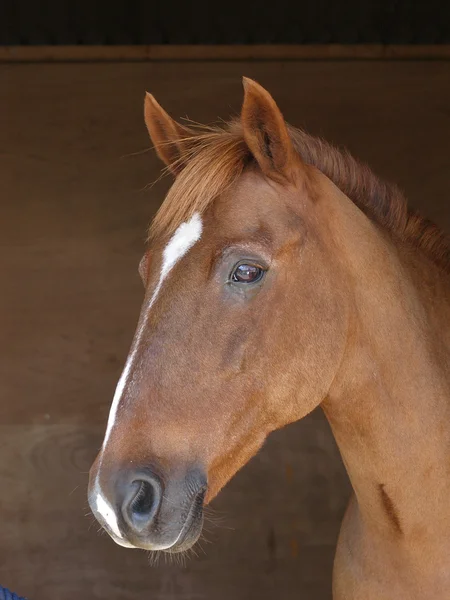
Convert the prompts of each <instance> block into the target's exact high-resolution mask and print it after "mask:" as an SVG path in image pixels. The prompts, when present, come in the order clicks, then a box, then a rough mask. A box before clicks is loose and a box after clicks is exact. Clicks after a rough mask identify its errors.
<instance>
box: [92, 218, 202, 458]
mask: <svg viewBox="0 0 450 600" xmlns="http://www.w3.org/2000/svg"><path fill="white" fill-rule="evenodd" d="M202 228H203V224H202V219H201V217H200V215H199V213H194V214H193V215H192V218H191V219H190V220H189V221H187V223H182V224H181V225H180V226H179V227H178V229H177V230H176V231H175V233H174V234H173V236H172V237H171V239H170V240H169V243H168V244H167V246H166V247H165V248H164V251H163V261H162V266H161V272H160V274H159V280H158V283H157V284H156V287H155V290H154V292H153V294H152V297H151V300H150V302H149V304H148V307H147V310H146V314H145V316H144V318H143V319H142V324H141V327H140V329H139V331H138V333H137V335H136V338H135V341H134V349H133V351H132V352H131V353H130V355H129V356H128V359H127V362H126V364H125V368H124V370H123V372H122V375H121V377H120V379H119V382H118V384H117V387H116V391H115V393H114V398H113V401H112V405H111V410H110V412H109V418H108V425H107V427H106V434H105V439H104V441H103V448H104V447H105V446H106V443H107V441H108V438H109V436H110V434H111V431H112V428H113V427H114V422H115V419H116V414H117V409H118V407H119V402H120V399H121V397H122V394H123V391H124V389H125V385H126V383H127V381H128V377H129V374H130V370H131V366H132V364H133V362H134V358H135V356H136V352H137V350H138V347H139V340H140V338H141V336H142V333H143V331H144V329H145V325H146V324H147V318H148V313H149V311H150V309H151V307H152V306H153V304H154V303H155V300H156V298H157V296H158V294H159V292H160V290H161V286H162V284H163V282H164V279H166V277H167V275H168V274H169V273H170V271H171V270H172V269H173V267H174V266H175V265H176V263H177V262H178V261H179V260H180V258H182V257H183V256H184V255H185V254H186V253H187V252H188V250H190V249H191V248H192V246H193V245H194V244H195V242H198V240H199V239H200V237H201V235H202Z"/></svg>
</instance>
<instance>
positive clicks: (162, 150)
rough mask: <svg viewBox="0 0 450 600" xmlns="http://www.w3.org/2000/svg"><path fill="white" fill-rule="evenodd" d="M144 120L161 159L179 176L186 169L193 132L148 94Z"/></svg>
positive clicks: (146, 95)
mask: <svg viewBox="0 0 450 600" xmlns="http://www.w3.org/2000/svg"><path fill="white" fill-rule="evenodd" d="M144 119H145V124H146V126H147V129H148V133H149V134H150V139H151V140H152V142H153V145H154V147H155V149H156V152H157V153H158V156H159V158H160V159H161V160H162V161H163V162H164V163H165V164H166V165H167V167H169V169H170V170H171V171H172V173H173V174H174V175H178V173H180V171H181V170H182V169H183V167H184V160H183V158H184V155H185V152H186V142H187V141H188V139H189V138H190V137H191V136H192V135H193V133H192V131H191V130H190V129H189V128H188V127H184V126H183V125H180V124H179V123H177V122H176V121H174V120H173V119H172V117H171V116H169V115H168V114H167V113H166V111H165V110H164V109H163V107H162V106H161V105H160V104H159V103H158V102H157V101H156V100H155V97H154V96H153V95H152V94H149V93H148V92H147V93H146V94H145V103H144Z"/></svg>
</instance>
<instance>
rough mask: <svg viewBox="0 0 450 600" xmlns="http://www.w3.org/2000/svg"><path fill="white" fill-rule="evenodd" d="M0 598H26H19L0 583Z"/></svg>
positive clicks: (3, 599) (13, 599)
mask: <svg viewBox="0 0 450 600" xmlns="http://www.w3.org/2000/svg"><path fill="white" fill-rule="evenodd" d="M0 600H26V598H21V597H20V596H17V594H13V593H12V592H10V591H9V590H7V589H6V588H4V587H2V586H1V585H0Z"/></svg>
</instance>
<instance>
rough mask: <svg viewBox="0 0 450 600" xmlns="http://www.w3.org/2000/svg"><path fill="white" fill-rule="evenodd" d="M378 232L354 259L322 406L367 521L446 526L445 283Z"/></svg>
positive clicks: (395, 526)
mask: <svg viewBox="0 0 450 600" xmlns="http://www.w3.org/2000/svg"><path fill="white" fill-rule="evenodd" d="M357 237H358V236H357ZM376 237H377V235H376V234H374V240H373V244H374V245H375V246H376V244H377V243H378V242H377V240H376ZM347 239H348V238H347ZM381 240H382V236H381V237H380V246H379V248H376V247H373V248H371V249H370V247H368V248H367V249H366V250H367V255H366V256H364V252H365V251H362V252H361V253H360V255H358V257H357V259H356V260H355V263H354V265H353V267H352V268H353V269H355V268H356V270H358V269H359V272H356V273H355V272H354V273H353V275H354V276H355V277H353V278H352V279H353V280H354V283H353V288H354V289H353V294H352V295H353V298H352V304H351V307H350V314H351V316H350V327H349V337H348V343H347V347H346V352H345V355H344V357H343V359H342V364H341V368H340V370H339V373H338V374H337V376H336V378H335V381H334V382H333V385H332V388H331V389H330V393H329V396H328V397H327V399H326V400H325V402H324V403H323V408H324V410H325V413H326V416H327V417H328V420H329V422H330V425H331V427H332V430H333V433H334V435H335V438H336V441H337V443H338V445H339V448H340V451H341V454H342V457H343V460H344V463H345V465H346V468H347V471H348V474H349V476H350V479H351V483H352V486H353V488H354V491H355V494H356V499H357V502H358V507H359V512H360V514H361V517H362V520H363V522H364V524H365V527H367V528H368V530H370V531H373V532H374V533H375V534H380V535H382V536H386V535H388V536H394V537H395V536H399V537H401V538H403V539H406V538H411V539H413V538H414V536H420V535H422V536H435V535H444V534H446V535H447V536H448V534H449V533H450V505H449V503H448V498H449V497H450V467H449V465H450V397H449V394H450V381H449V358H450V300H449V298H450V284H449V280H448V276H447V275H446V274H444V273H441V272H440V271H439V270H438V269H437V268H435V267H434V266H433V265H431V264H430V263H429V262H428V259H426V258H424V257H422V256H421V255H419V254H417V255H415V254H414V252H411V250H408V249H406V250H402V249H396V248H394V247H393V246H390V244H384V243H382V242H381ZM369 246H370V244H369ZM348 250H349V252H354V251H355V249H348ZM374 253H375V254H374ZM353 255H354V254H353Z"/></svg>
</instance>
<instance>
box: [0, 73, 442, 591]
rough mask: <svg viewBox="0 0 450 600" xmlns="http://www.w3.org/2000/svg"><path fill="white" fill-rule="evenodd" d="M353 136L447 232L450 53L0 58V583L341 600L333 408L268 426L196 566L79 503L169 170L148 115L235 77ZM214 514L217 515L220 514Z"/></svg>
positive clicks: (219, 97) (347, 140) (233, 100)
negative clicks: (157, 151)
mask: <svg viewBox="0 0 450 600" xmlns="http://www.w3.org/2000/svg"><path fill="white" fill-rule="evenodd" d="M242 74H246V75H248V76H250V77H254V78H255V79H257V80H259V81H261V83H262V84H264V85H266V86H267V87H268V88H269V89H270V90H271V91H272V92H273V93H274V95H275V96H276V98H277V100H278V101H279V103H280V106H281V107H282V109H283V112H284V113H285V115H286V117H287V118H288V119H289V121H291V122H292V123H293V124H295V125H303V126H307V127H308V129H309V130H310V131H311V132H312V133H316V134H321V135H323V136H324V137H325V138H327V139H330V140H331V141H334V142H336V143H339V144H343V145H347V146H348V147H349V148H350V149H351V150H352V151H353V152H354V153H355V154H356V155H357V156H359V157H361V158H362V159H364V160H366V161H367V162H369V164H371V165H372V166H373V167H374V168H375V169H376V170H377V171H378V172H379V173H380V174H381V175H383V176H385V177H387V178H388V179H393V180H395V181H397V182H398V183H399V184H400V185H401V186H402V187H403V188H404V189H405V190H406V192H407V194H408V195H409V197H410V199H411V202H412V204H413V205H414V206H416V207H418V208H420V209H422V210H423V211H424V212H425V213H426V214H427V215H428V216H429V217H431V218H432V219H434V220H436V221H437V222H438V223H440V224H441V225H442V226H443V227H445V228H446V229H447V230H449V231H450V211H449V205H448V197H449V191H450V188H449V180H448V173H449V172H450V162H449V161H450V158H449V157H450V136H449V135H448V106H450V64H449V63H448V62H436V63H433V62H429V63H425V62H417V63H415V62H408V63H399V62H385V63H381V62H371V63H362V62H359V63H358V62H334V63H331V62H315V63H311V62H272V63H262V62H259V63H245V62H243V63H236V62H228V63H227V62H223V63H210V62H209V63H206V62H197V63H194V62H192V63H183V64H180V63H176V62H171V63H134V64H133V63H129V64H115V63H110V64H108V63H103V64H70V65H68V64H41V65H35V64H34V65H33V64H15V65H11V64H10V65H1V66H0V79H1V81H2V85H1V86H0V118H1V120H2V122H1V126H0V138H1V139H0V148H1V161H0V180H1V181H2V186H3V195H2V218H1V219H0V279H1V282H2V293H1V294H0V315H1V326H0V348H1V356H2V359H1V361H0V445H1V450H0V519H1V521H2V535H0V581H1V583H2V584H3V585H6V586H9V587H10V588H12V589H14V590H17V592H20V593H22V594H25V595H28V596H29V598H30V600H41V599H42V600H61V599H63V600H75V599H76V600H79V599H80V598H89V599H91V598H92V599H96V598H98V599H102V600H104V598H108V600H128V599H130V600H131V599H133V600H134V599H135V598H151V599H152V600H154V599H157V600H169V599H170V600H200V599H201V600H222V599H223V600H225V599H226V600H229V598H234V599H236V600H249V599H250V600H253V599H255V600H256V599H257V600H266V599H267V600H268V599H269V598H270V599H272V598H283V599H286V600H290V599H294V598H295V599H297V598H302V597H303V598H307V599H308V600H329V599H330V597H331V592H330V577H331V563H332V558H333V552H334V544H335V540H336V535H337V531H338V528H339V524H340V519H341V515H342V511H343V509H344V506H345V502H346V499H347V496H348V492H349V488H348V482H347V479H346V476H345V473H344V471H343V467H342V464H341V461H340V458H339V455H338V452H337V450H336V447H335V444H334V442H333V440H332V437H331V434H330V431H329V428H328V426H327V425H326V423H325V421H324V419H323V417H322V415H321V414H320V413H319V412H316V413H314V414H312V415H311V416H309V417H308V418H307V419H306V420H304V421H303V422H301V423H298V424H295V425H293V426H291V427H289V428H287V429H284V430H282V431H280V432H277V433H276V434H274V435H273V436H272V437H271V439H270V440H269V441H268V443H267V445H266V446H265V448H264V449H263V450H262V452H261V453H260V454H259V455H258V456H257V457H256V458H255V459H254V460H253V461H252V462H251V463H250V464H249V465H248V466H247V467H246V468H244V469H243V470H242V471H241V472H240V473H239V474H238V475H237V477H236V478H235V479H234V480H233V481H232V482H231V483H230V485H229V486H227V487H226V488H225V490H224V491H223V492H222V493H221V494H220V496H219V498H218V499H217V500H216V501H215V502H214V503H213V504H214V506H213V509H214V510H215V511H216V513H217V514H218V516H219V517H221V519H222V521H221V522H220V525H219V526H217V527H216V526H214V527H213V531H212V532H208V533H207V534H206V535H207V537H208V539H209V538H210V539H211V541H212V542H213V543H211V544H203V547H204V550H205V552H206V554H204V553H203V551H200V552H199V557H198V558H195V557H193V558H192V559H191V560H190V561H189V562H188V564H187V567H186V568H185V569H180V568H179V567H178V566H176V565H173V566H171V565H165V564H164V560H162V561H161V562H162V564H161V566H160V567H158V568H153V567H150V565H149V563H148V557H147V555H146V554H145V553H142V552H136V551H135V552H133V551H130V550H125V549H123V548H119V547H118V546H115V545H114V544H113V543H112V542H111V541H110V540H109V539H108V537H107V536H104V535H98V534H97V532H96V528H95V527H91V529H89V526H90V519H89V517H85V516H84V514H85V513H86V512H87V506H86V484H87V473H86V472H87V470H88V468H89V466H90V463H91V460H92V458H93V456H94V455H95V453H96V452H97V450H98V448H99V445H100V443H101V439H102V435H103V431H104V427H105V423H106V417H107V413H108V409H109V405H110V402H111V397H112V394H113V390H114V387H115V383H116V381H117V378H118V376H119V372H120V370H121V365H122V364H123V361H124V358H125V356H126V353H127V350H128V346H129V343H130V341H131V338H132V335H133V331H134V327H135V325H136V319H137V313H138V310H139V305H140V302H141V298H142V289H141V283H140V281H139V278H138V275H137V264H138V261H139V258H140V255H141V252H142V250H143V247H144V239H145V228H146V225H147V223H148V222H149V220H150V218H151V216H152V214H153V213H154V211H155V210H156V208H157V207H158V206H159V203H160V202H161V199H162V198H163V195H164V192H165V190H166V189H167V187H168V186H169V184H170V179H166V180H163V181H160V182H159V183H157V184H156V185H155V186H153V187H149V186H148V184H149V183H150V182H152V181H154V180H155V179H156V178H157V177H158V175H159V173H160V165H159V163H158V161H157V160H156V157H155V155H154V153H153V152H152V151H149V142H148V138H147V135H146V132H145V128H144V124H143V118H142V104H143V96H144V90H145V89H151V90H152V91H153V92H154V93H155V94H156V95H157V97H158V99H159V100H160V101H161V102H162V103H163V104H164V106H165V107H166V108H167V109H168V110H169V111H170V112H171V113H172V114H173V115H175V116H182V115H186V113H187V114H189V116H190V117H192V118H193V119H195V120H197V121H202V122H211V121H214V120H215V119H216V118H217V116H218V115H219V116H221V117H226V116H227V115H229V114H230V113H236V112H237V111H238V110H239V106H240V104H241V100H242V87H241V82H240V77H241V75H242ZM211 526H212V525H211Z"/></svg>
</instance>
